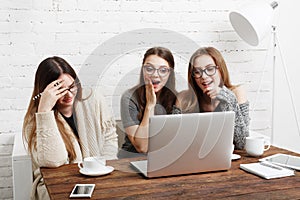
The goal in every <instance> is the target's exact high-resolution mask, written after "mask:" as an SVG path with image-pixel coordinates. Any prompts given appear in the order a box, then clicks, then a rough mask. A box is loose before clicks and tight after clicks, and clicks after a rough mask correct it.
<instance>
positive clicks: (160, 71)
mask: <svg viewBox="0 0 300 200" xmlns="http://www.w3.org/2000/svg"><path fill="white" fill-rule="evenodd" d="M143 68H144V71H145V73H146V74H148V75H153V74H154V73H155V71H157V73H158V75H159V76H161V77H164V76H167V75H168V74H169V72H170V68H169V67H161V68H158V69H155V68H154V67H152V66H150V65H144V66H143Z"/></svg>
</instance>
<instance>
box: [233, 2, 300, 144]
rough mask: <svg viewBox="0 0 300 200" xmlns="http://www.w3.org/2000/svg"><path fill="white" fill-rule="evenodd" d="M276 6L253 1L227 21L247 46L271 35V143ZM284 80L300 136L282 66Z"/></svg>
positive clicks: (244, 5)
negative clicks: (274, 18)
mask: <svg viewBox="0 0 300 200" xmlns="http://www.w3.org/2000/svg"><path fill="white" fill-rule="evenodd" d="M277 6H278V3H277V2H275V1H274V2H272V3H271V4H268V3H267V2H264V1H256V2H255V1H254V2H249V3H248V4H243V5H241V6H240V7H239V8H238V9H237V10H235V11H232V12H230V14H229V19H230V22H231V25H232V27H233V28H234V30H235V31H236V33H237V34H238V35H239V36H240V37H241V38H242V39H243V40H244V41H245V42H246V43H248V44H250V45H252V46H257V45H258V44H259V42H260V41H261V40H262V39H263V38H264V37H265V36H266V35H267V34H270V33H272V37H273V38H272V40H273V58H272V66H273V94H272V132H271V143H272V144H273V143H274V85H275V64H276V62H275V61H276V60H275V59H276V51H275V50H276V47H277V42H278V41H277V38H276V27H275V26H273V25H272V23H273V16H274V9H275V8H276V7H277ZM283 67H284V72H285V78H286V79H287V83H288V88H289V93H290V98H291V101H292V106H293V111H294V117H295V119H296V122H297V123H296V124H297V128H298V132H299V134H300V131H299V130H300V128H299V124H298V117H297V113H296V109H295V104H294V98H293V96H292V92H291V86H290V82H289V79H288V75H287V74H288V73H287V68H286V67H285V65H284V64H283Z"/></svg>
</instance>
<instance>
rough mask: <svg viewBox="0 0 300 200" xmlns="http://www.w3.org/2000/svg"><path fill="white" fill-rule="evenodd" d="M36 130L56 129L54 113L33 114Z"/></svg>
mask: <svg viewBox="0 0 300 200" xmlns="http://www.w3.org/2000/svg"><path fill="white" fill-rule="evenodd" d="M35 117H36V129H37V130H39V129H53V128H56V126H57V125H56V121H55V117H54V111H49V112H41V113H35Z"/></svg>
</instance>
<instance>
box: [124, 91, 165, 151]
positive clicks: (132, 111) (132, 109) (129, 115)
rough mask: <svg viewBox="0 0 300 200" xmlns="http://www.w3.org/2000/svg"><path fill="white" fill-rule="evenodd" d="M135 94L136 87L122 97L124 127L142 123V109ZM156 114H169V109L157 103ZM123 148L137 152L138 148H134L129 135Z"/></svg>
mask: <svg viewBox="0 0 300 200" xmlns="http://www.w3.org/2000/svg"><path fill="white" fill-rule="evenodd" d="M133 94H134V89H129V90H127V91H125V92H124V93H123V95H122V97H121V119H122V124H123V127H124V128H127V127H130V126H134V125H139V124H140V123H141V121H140V120H139V119H138V113H139V112H140V109H139V107H138V101H137V97H136V96H135V95H133ZM154 114H155V115H165V114H167V111H166V110H165V108H164V107H163V106H162V105H160V104H156V106H155V108H154ZM122 149H123V150H125V151H128V152H134V153H137V150H136V149H135V148H134V146H133V144H132V143H131V142H130V140H129V138H128V137H127V135H126V136H125V143H124V144H123V146H122Z"/></svg>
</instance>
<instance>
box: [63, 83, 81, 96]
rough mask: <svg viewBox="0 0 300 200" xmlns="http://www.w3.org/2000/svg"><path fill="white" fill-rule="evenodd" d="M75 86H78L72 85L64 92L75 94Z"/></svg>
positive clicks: (76, 88)
mask: <svg viewBox="0 0 300 200" xmlns="http://www.w3.org/2000/svg"><path fill="white" fill-rule="evenodd" d="M77 85H79V83H73V84H72V85H71V86H70V87H68V88H67V89H66V90H68V91H69V92H71V93H72V94H75V93H76V92H77V90H78V87H77Z"/></svg>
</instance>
